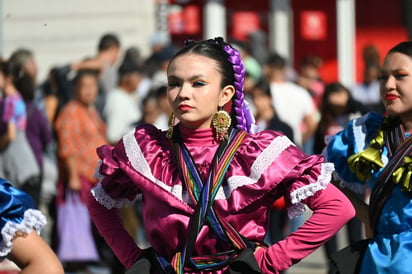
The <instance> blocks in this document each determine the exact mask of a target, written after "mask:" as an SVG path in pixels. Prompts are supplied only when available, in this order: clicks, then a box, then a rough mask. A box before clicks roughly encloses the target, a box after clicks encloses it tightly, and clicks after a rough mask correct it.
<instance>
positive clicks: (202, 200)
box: [163, 129, 249, 274]
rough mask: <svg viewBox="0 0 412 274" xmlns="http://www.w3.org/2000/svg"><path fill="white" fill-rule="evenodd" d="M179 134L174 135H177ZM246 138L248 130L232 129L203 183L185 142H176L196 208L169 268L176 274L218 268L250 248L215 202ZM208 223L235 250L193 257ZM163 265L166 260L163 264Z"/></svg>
mask: <svg viewBox="0 0 412 274" xmlns="http://www.w3.org/2000/svg"><path fill="white" fill-rule="evenodd" d="M176 135H178V134H175V135H174V136H176ZM245 136H246V132H245V131H240V130H237V129H232V130H231V131H230V135H229V138H228V140H225V141H222V142H221V144H220V145H219V148H218V150H217V152H216V154H215V156H214V158H213V161H212V166H211V170H210V173H209V176H208V177H207V180H206V181H205V182H203V180H202V178H201V176H200V173H199V171H198V170H197V168H196V165H195V163H194V161H193V159H192V157H191V155H190V153H189V151H188V149H187V148H186V146H185V145H184V144H183V142H181V141H180V142H179V141H178V140H175V141H174V147H175V151H176V155H177V158H178V162H179V168H180V174H181V177H182V180H183V181H184V183H185V186H186V189H187V191H188V193H189V196H190V197H191V199H192V201H193V203H194V204H195V206H196V209H195V213H194V215H193V216H192V217H191V221H190V224H189V237H188V241H187V242H186V244H185V246H184V248H183V250H182V251H181V252H178V253H176V254H175V256H174V257H173V259H172V261H171V263H170V266H171V267H172V269H173V270H174V272H175V273H177V274H181V273H184V268H185V267H188V268H190V269H196V270H213V269H219V268H222V267H223V266H225V265H227V264H228V263H230V261H231V260H232V259H233V257H234V256H236V255H237V254H238V251H239V250H242V249H245V248H246V247H248V246H249V243H248V240H247V239H245V238H244V237H243V236H242V235H240V234H239V233H238V232H237V231H236V230H235V229H234V228H233V226H232V225H231V224H230V223H228V222H227V221H226V220H225V218H224V217H223V216H222V215H221V214H220V213H219V212H218V211H216V210H215V209H214V207H213V203H214V200H215V197H216V194H217V192H218V189H219V187H220V186H221V184H222V182H223V181H224V175H225V173H226V171H227V169H228V168H229V164H230V162H231V161H232V159H233V157H234V155H235V153H236V151H237V149H238V147H239V146H240V144H241V143H242V141H243V139H244V138H245ZM206 220H207V221H208V225H210V227H212V229H213V230H214V231H215V233H216V234H217V235H218V237H219V238H220V239H222V240H223V241H226V242H230V243H232V245H233V247H234V249H233V250H229V251H227V252H222V253H219V254H213V255H202V256H195V257H193V256H192V251H193V249H194V244H195V242H196V238H197V235H198V233H199V231H200V229H201V228H202V226H203V225H204V224H205V221H206ZM163 263H164V261H163Z"/></svg>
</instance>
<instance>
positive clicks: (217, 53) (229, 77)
mask: <svg viewBox="0 0 412 274" xmlns="http://www.w3.org/2000/svg"><path fill="white" fill-rule="evenodd" d="M189 43H190V44H189V45H188V46H187V47H185V48H183V49H181V50H180V51H178V52H177V53H176V54H175V55H174V56H173V57H172V59H171V60H170V63H169V64H171V63H172V62H173V60H174V59H176V58H177V57H179V56H181V55H184V54H188V53H195V54H199V55H202V56H205V57H208V58H211V59H213V60H215V61H216V63H217V69H218V71H219V72H220V73H221V75H222V83H221V87H222V88H223V87H225V86H227V85H233V84H234V81H235V79H234V71H233V65H232V64H231V63H230V62H229V60H228V58H229V55H228V54H227V53H226V52H225V51H224V50H223V49H222V45H220V44H217V43H214V42H212V41H210V40H204V41H200V42H189Z"/></svg>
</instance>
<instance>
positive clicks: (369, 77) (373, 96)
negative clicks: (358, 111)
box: [351, 63, 384, 112]
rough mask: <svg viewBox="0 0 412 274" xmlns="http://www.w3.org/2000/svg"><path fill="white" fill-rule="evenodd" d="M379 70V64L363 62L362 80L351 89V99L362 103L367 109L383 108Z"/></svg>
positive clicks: (380, 109) (379, 110)
mask: <svg viewBox="0 0 412 274" xmlns="http://www.w3.org/2000/svg"><path fill="white" fill-rule="evenodd" d="M379 72H380V66H379V65H378V64H375V63H368V64H365V70H364V72H363V81H362V82H361V83H358V84H356V85H354V86H353V87H352V90H351V94H352V97H353V99H354V100H355V101H356V102H358V103H360V104H362V105H363V106H364V107H365V108H366V109H367V110H368V111H378V112H383V110H384V107H383V104H382V102H381V96H380V92H379V80H378V77H379Z"/></svg>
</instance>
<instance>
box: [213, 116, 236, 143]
mask: <svg viewBox="0 0 412 274" xmlns="http://www.w3.org/2000/svg"><path fill="white" fill-rule="evenodd" d="M231 122H232V119H231V118H230V115H229V113H227V112H226V111H224V110H219V111H218V112H216V113H215V115H214V116H213V120H212V123H213V126H214V128H215V130H216V139H217V140H218V141H223V140H224V139H228V133H227V130H228V129H229V127H230V124H231Z"/></svg>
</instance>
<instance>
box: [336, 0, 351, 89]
mask: <svg viewBox="0 0 412 274" xmlns="http://www.w3.org/2000/svg"><path fill="white" fill-rule="evenodd" d="M354 2H355V1H354V0H336V20H337V39H338V41H337V44H338V74H339V81H340V82H341V83H342V84H344V85H345V86H347V87H349V88H350V87H351V86H353V85H354V84H355V75H356V67H355V5H354Z"/></svg>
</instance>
